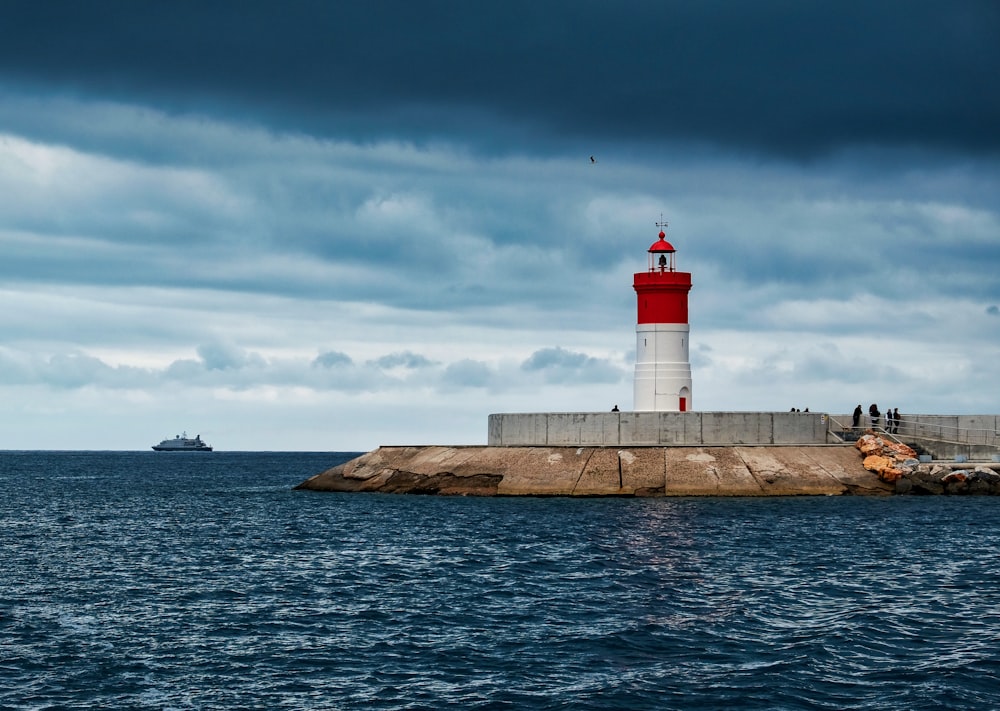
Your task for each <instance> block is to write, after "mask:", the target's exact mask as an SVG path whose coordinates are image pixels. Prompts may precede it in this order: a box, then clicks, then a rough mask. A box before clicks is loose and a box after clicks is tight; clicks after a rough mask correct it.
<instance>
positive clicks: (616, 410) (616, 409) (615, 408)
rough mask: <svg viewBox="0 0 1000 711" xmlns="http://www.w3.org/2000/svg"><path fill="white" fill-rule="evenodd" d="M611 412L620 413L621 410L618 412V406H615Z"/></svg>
mask: <svg viewBox="0 0 1000 711" xmlns="http://www.w3.org/2000/svg"><path fill="white" fill-rule="evenodd" d="M611 411H612V412H618V411H619V410H618V406H617V405H615V406H614V407H612V408H611Z"/></svg>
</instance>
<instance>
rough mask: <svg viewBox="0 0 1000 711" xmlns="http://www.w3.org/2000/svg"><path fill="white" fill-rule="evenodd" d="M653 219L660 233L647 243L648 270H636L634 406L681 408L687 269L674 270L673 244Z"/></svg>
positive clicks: (687, 383) (686, 366)
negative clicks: (636, 305)
mask: <svg viewBox="0 0 1000 711" xmlns="http://www.w3.org/2000/svg"><path fill="white" fill-rule="evenodd" d="M666 226H667V223H665V222H659V223H657V227H659V228H660V238H659V239H658V240H657V241H656V242H654V243H653V246H651V247H650V248H649V267H648V269H647V271H644V272H637V273H636V274H635V281H634V283H633V286H634V287H635V292H636V297H637V299H638V319H637V321H636V327H635V335H636V344H635V400H634V405H633V409H634V410H635V411H637V412H638V411H649V410H652V411H659V412H686V411H688V410H691V409H692V405H691V363H690V361H689V358H688V336H689V332H690V327H689V326H688V292H689V291H690V290H691V274H690V273H688V272H679V271H677V269H676V265H675V263H674V254H675V252H676V250H675V249H674V248H673V245H671V244H670V243H669V242H667V239H666V237H667V235H666V233H664V231H663V228H665V227H666Z"/></svg>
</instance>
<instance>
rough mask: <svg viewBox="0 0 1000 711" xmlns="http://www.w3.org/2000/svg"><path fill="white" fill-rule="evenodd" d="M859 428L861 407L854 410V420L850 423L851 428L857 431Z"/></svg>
mask: <svg viewBox="0 0 1000 711" xmlns="http://www.w3.org/2000/svg"><path fill="white" fill-rule="evenodd" d="M860 426H861V405H860V404H859V405H858V406H857V407H856V408H854V419H853V420H852V421H851V428H852V429H855V430H856V429H858V427H860Z"/></svg>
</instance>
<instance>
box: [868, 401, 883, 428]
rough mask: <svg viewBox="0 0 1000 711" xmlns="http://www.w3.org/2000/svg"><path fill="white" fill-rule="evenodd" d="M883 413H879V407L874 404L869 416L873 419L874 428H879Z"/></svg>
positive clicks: (869, 409)
mask: <svg viewBox="0 0 1000 711" xmlns="http://www.w3.org/2000/svg"><path fill="white" fill-rule="evenodd" d="M881 414H882V413H881V412H879V411H878V405H876V404H875V403H874V402H873V403H872V404H871V406H870V407H869V408H868V416H869V417H870V418H872V427H878V417H879V415H881Z"/></svg>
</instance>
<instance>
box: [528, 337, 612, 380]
mask: <svg viewBox="0 0 1000 711" xmlns="http://www.w3.org/2000/svg"><path fill="white" fill-rule="evenodd" d="M521 369H522V370H524V371H528V372H535V373H539V374H541V375H542V376H543V378H544V379H545V381H546V382H550V383H571V382H574V381H576V382H579V383H581V384H584V383H616V382H619V381H621V380H622V379H623V376H624V373H623V371H622V369H621V368H620V367H619V366H618V365H617V364H614V363H611V362H609V361H608V360H607V359H602V358H594V357H592V356H588V355H586V354H584V353H575V352H572V351H568V350H565V349H563V348H561V347H558V346H557V347H555V348H543V349H541V350H538V351H535V352H534V353H532V354H531V356H530V357H529V358H528V359H527V360H525V361H524V362H523V363H522V364H521Z"/></svg>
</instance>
